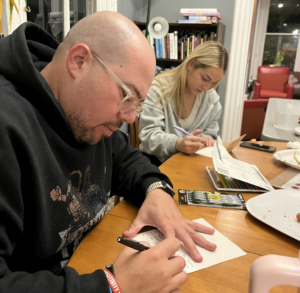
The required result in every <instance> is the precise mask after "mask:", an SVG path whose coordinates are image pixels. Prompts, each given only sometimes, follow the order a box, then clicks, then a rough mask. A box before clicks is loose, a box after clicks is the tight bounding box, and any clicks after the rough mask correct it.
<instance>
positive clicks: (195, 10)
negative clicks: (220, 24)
mask: <svg viewBox="0 0 300 293" xmlns="http://www.w3.org/2000/svg"><path fill="white" fill-rule="evenodd" d="M180 13H218V14H220V13H219V12H218V9H217V8H181V9H180Z"/></svg>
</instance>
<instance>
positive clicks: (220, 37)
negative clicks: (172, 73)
mask: <svg viewBox="0 0 300 293" xmlns="http://www.w3.org/2000/svg"><path fill="white" fill-rule="evenodd" d="M134 23H135V24H136V25H137V26H138V27H139V29H140V30H144V29H146V23H145V22H139V21H135V22H134ZM225 28H226V26H225V25H224V24H223V23H222V22H218V23H213V24H204V23H199V24H198V23H197V24H193V23H190V24H181V23H169V33H173V32H174V31H178V33H179V32H181V31H187V30H188V31H191V32H194V33H199V32H201V31H207V32H214V33H216V34H217V42H220V43H221V44H224V38H225ZM181 62H182V60H181V59H161V58H159V59H156V64H157V65H159V66H162V67H170V66H174V67H175V66H177V65H179V64H180V63H181Z"/></svg>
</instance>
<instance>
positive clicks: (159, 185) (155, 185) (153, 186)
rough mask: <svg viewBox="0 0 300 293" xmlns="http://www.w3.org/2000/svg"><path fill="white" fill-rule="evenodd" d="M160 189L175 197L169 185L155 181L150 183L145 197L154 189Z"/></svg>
mask: <svg viewBox="0 0 300 293" xmlns="http://www.w3.org/2000/svg"><path fill="white" fill-rule="evenodd" d="M157 188H162V189H163V190H164V191H165V192H166V193H169V194H170V195H171V196H174V195H175V192H174V190H173V188H172V186H171V185H169V184H168V183H167V182H166V181H157V182H154V183H152V184H151V185H150V186H149V187H148V188H147V190H146V196H147V195H148V193H149V192H151V191H152V190H154V189H157Z"/></svg>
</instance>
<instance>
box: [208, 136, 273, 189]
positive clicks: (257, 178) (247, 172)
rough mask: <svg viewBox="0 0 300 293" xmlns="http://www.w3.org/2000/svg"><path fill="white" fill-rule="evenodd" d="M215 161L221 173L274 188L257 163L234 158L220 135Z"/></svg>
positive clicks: (216, 168)
mask: <svg viewBox="0 0 300 293" xmlns="http://www.w3.org/2000/svg"><path fill="white" fill-rule="evenodd" d="M213 162H214V167H215V170H216V171H217V172H218V173H220V174H223V175H225V176H229V177H232V178H234V179H238V180H241V181H243V182H247V183H250V184H253V185H256V186H259V187H262V188H264V189H266V190H274V189H273V187H272V186H271V184H270V183H269V182H268V181H267V180H266V178H265V177H264V176H263V175H262V174H261V173H260V171H259V170H258V168H257V167H256V166H255V165H251V164H248V163H245V162H242V161H239V160H236V159H234V158H232V157H231V156H230V155H229V154H228V152H227V151H226V149H225V148H224V146H223V143H222V140H221V138H220V137H218V139H217V141H216V144H215V147H214V151H213Z"/></svg>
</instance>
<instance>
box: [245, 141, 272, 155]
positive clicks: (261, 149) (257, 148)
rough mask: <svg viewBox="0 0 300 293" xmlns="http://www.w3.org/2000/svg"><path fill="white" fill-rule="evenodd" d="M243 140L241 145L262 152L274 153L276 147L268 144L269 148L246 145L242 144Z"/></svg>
mask: <svg viewBox="0 0 300 293" xmlns="http://www.w3.org/2000/svg"><path fill="white" fill-rule="evenodd" d="M243 143H244V142H242V143H241V144H240V146H241V147H244V148H249V149H254V150H258V151H263V152H268V153H274V152H275V151H276V148H275V147H272V146H270V148H269V149H263V148H260V147H255V146H251V145H247V144H243Z"/></svg>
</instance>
